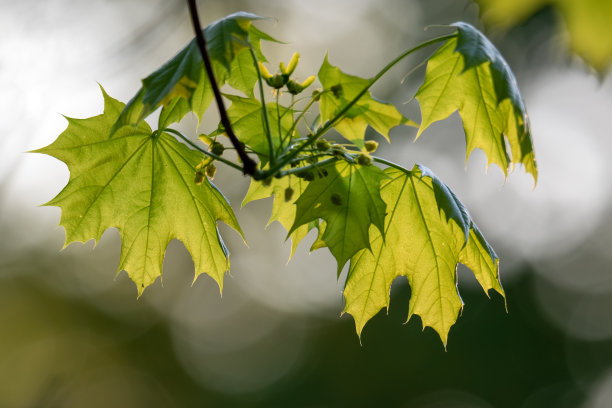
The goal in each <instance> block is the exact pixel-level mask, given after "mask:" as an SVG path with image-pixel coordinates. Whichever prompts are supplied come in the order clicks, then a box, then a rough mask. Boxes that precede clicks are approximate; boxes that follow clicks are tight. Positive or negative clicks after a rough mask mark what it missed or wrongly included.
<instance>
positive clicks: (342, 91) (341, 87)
mask: <svg viewBox="0 0 612 408" xmlns="http://www.w3.org/2000/svg"><path fill="white" fill-rule="evenodd" d="M318 76H319V81H321V85H323V89H324V92H322V93H321V99H320V110H321V120H322V121H327V120H330V119H333V118H334V117H335V116H336V114H337V113H339V112H340V111H341V110H342V109H343V108H344V107H346V105H348V103H349V102H350V101H351V100H352V99H353V98H355V97H356V96H357V95H358V94H359V93H360V92H361V91H362V90H363V89H364V88H366V87H367V86H368V85H369V84H370V80H369V79H364V78H359V77H357V76H353V75H348V74H345V73H344V72H342V71H341V70H340V68H338V67H335V66H333V65H331V64H330V63H329V61H328V60H327V56H325V60H324V61H323V64H322V65H321V68H320V69H319V73H318ZM368 125H370V126H371V127H372V128H373V129H374V130H376V131H377V132H378V133H380V134H381V135H383V136H384V137H385V138H386V139H387V141H388V140H389V131H390V130H391V128H393V127H395V126H399V125H411V126H417V125H416V124H415V123H414V122H413V121H411V120H409V119H406V118H405V117H404V116H403V115H402V114H401V113H399V111H398V110H397V108H396V107H395V106H393V105H392V104H390V103H384V102H380V101H378V100H376V99H374V98H373V97H372V96H371V95H370V93H369V92H368V93H366V94H365V95H363V96H362V97H361V98H359V100H358V101H357V102H356V103H355V105H353V106H352V107H351V108H350V109H349V110H348V112H347V113H346V114H345V115H344V117H343V118H342V120H340V121H339V122H337V123H336V124H335V125H334V127H335V128H336V130H337V131H338V132H340V134H341V135H342V136H344V137H345V138H347V139H348V140H350V141H351V142H353V143H355V145H357V146H358V147H359V148H361V149H363V147H364V146H363V144H364V140H363V138H364V136H365V131H366V128H367V126H368Z"/></svg>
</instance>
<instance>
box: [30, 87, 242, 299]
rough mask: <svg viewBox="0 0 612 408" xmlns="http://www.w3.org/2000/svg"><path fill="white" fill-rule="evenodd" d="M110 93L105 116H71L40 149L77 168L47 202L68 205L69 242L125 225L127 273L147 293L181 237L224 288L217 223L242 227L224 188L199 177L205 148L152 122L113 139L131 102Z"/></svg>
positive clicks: (64, 219) (64, 218) (223, 252)
mask: <svg viewBox="0 0 612 408" xmlns="http://www.w3.org/2000/svg"><path fill="white" fill-rule="evenodd" d="M103 93H104V114H102V115H99V116H95V117H92V118H88V119H72V118H69V119H68V128H67V129H66V130H65V131H64V132H63V133H62V134H61V135H60V136H59V137H58V138H57V140H56V141H55V142H53V143H52V144H51V145H49V146H47V147H45V148H42V149H40V150H37V152H39V153H45V154H48V155H51V156H53V157H56V158H57V159H59V160H62V161H63V162H65V163H66V165H67V166H68V169H69V170H70V180H69V181H68V184H67V185H66V187H64V189H63V190H62V191H61V192H60V193H59V194H58V195H57V196H56V197H55V198H54V199H52V200H51V201H49V202H48V203H47V204H46V205H51V206H57V207H60V208H61V210H62V215H61V221H60V225H62V226H63V227H64V228H65V229H66V245H67V244H68V243H70V242H75V241H80V242H85V241H88V240H90V239H94V240H99V239H100V237H101V236H102V233H103V232H104V231H105V230H106V229H107V228H112V227H114V228H117V229H118V230H119V233H120V234H121V259H120V263H119V271H121V270H125V271H126V272H127V273H128V275H129V276H130V278H131V279H132V280H133V281H134V282H135V283H136V285H137V287H138V292H139V294H141V293H142V291H143V290H144V289H145V288H146V287H147V286H148V285H150V284H152V283H153V282H154V281H155V279H157V277H159V276H161V273H162V262H163V258H164V252H165V250H166V247H167V245H168V243H169V242H170V241H171V240H172V239H174V238H176V239H179V240H180V241H182V242H183V244H184V245H185V247H186V248H187V250H188V251H189V252H190V253H191V256H192V258H193V262H194V265H195V271H196V277H197V276H198V275H199V274H201V273H203V272H206V273H207V274H209V275H210V276H211V277H213V278H214V279H215V280H216V281H217V283H218V284H219V287H220V288H222V287H223V275H224V274H225V272H226V271H228V270H229V257H228V252H227V249H226V248H225V245H224V244H223V241H222V239H221V236H220V235H219V231H218V230H217V226H216V223H217V221H219V220H220V221H223V222H225V223H226V224H228V225H230V226H231V227H232V228H234V229H235V230H236V231H238V232H240V233H241V234H242V231H241V230H240V227H239V225H238V222H237V221H236V218H235V216H234V214H233V212H232V208H231V207H230V204H229V203H228V202H227V200H226V199H225V197H224V196H223V195H222V194H221V192H220V191H219V190H217V188H216V187H215V186H214V185H213V184H211V183H210V182H209V181H208V179H207V178H204V180H203V181H202V183H201V184H200V185H196V183H195V182H194V175H195V167H196V166H197V165H198V163H200V161H201V160H202V156H201V154H200V153H198V152H196V151H193V150H189V149H188V148H187V147H186V146H185V145H183V144H181V143H179V142H178V141H177V140H176V139H175V138H174V137H172V136H170V135H168V134H166V133H160V132H151V129H150V128H149V126H148V125H147V124H146V123H145V122H141V124H140V125H139V126H138V127H137V128H124V129H123V130H119V131H118V132H117V133H116V134H115V136H114V137H113V138H112V139H109V137H108V136H109V134H110V130H111V127H112V125H113V123H115V121H116V120H117V118H118V117H119V113H120V112H121V110H122V109H123V107H124V104H122V103H121V102H119V101H117V100H115V99H113V98H111V97H109V96H108V95H107V94H106V93H105V92H104V91H103Z"/></svg>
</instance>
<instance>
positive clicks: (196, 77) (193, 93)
mask: <svg viewBox="0 0 612 408" xmlns="http://www.w3.org/2000/svg"><path fill="white" fill-rule="evenodd" d="M260 19H262V17H260V16H257V15H255V14H251V13H245V12H238V13H234V14H231V15H229V16H227V17H224V18H222V19H221V20H218V21H216V22H214V23H212V24H211V25H209V26H208V27H206V28H204V29H203V30H202V32H203V33H204V38H206V42H207V49H208V52H209V54H210V58H211V63H212V66H213V71H214V74H215V79H216V80H217V83H218V84H221V85H222V84H224V83H225V82H226V81H227V82H228V83H229V84H230V85H231V86H232V87H234V88H236V89H238V90H239V91H242V92H244V93H245V94H247V95H249V96H252V95H253V87H254V85H255V82H257V72H256V69H255V65H254V62H253V60H252V57H251V53H250V51H249V48H250V49H252V50H253V51H254V53H255V55H256V56H257V58H258V59H260V60H263V61H265V57H264V56H263V54H262V53H261V44H260V41H261V40H262V39H263V40H267V41H276V40H275V39H274V38H272V37H270V36H269V35H268V34H266V33H264V32H262V31H260V30H258V29H257V28H255V27H254V26H253V25H252V21H254V20H260ZM176 99H183V100H185V101H186V102H187V104H184V103H180V102H177V104H179V105H178V106H177V105H174V106H173V107H172V109H173V110H174V113H173V114H172V115H169V114H166V115H165V116H166V119H165V120H164V121H163V122H162V121H161V120H160V128H163V127H166V126H168V125H169V124H170V123H173V122H176V121H179V120H180V119H182V118H183V116H185V115H186V114H187V113H188V112H189V111H190V110H192V111H193V112H194V113H195V114H196V116H197V117H198V120H199V119H200V118H201V117H202V115H203V114H204V112H205V111H206V109H207V108H208V106H209V105H210V103H211V102H212V100H213V93H212V87H211V85H210V81H209V79H208V76H207V75H206V72H205V71H204V68H203V65H202V57H201V55H200V50H199V48H198V45H197V43H196V40H195V38H194V39H193V40H191V42H189V44H187V46H186V47H185V48H183V49H182V50H181V51H180V52H179V53H178V54H177V55H176V56H175V57H173V58H172V59H170V60H169V61H168V62H166V63H165V64H164V65H162V66H161V67H160V68H158V69H157V70H156V71H155V72H153V73H152V74H150V75H149V76H147V77H146V78H145V79H143V80H142V87H141V88H140V90H139V91H138V92H137V93H136V95H135V96H134V97H133V98H132V99H131V100H130V101H129V102H128V104H127V106H126V107H125V109H124V110H123V111H122V112H121V115H120V116H119V117H118V119H117V122H116V123H115V124H114V126H113V132H115V131H116V130H117V129H119V128H121V127H122V126H125V125H132V126H133V125H135V124H138V123H139V122H140V121H142V120H143V119H144V118H146V117H147V116H148V115H149V114H151V113H152V112H153V111H154V110H155V109H157V108H158V107H159V106H164V107H167V106H168V105H169V104H171V103H172V102H173V101H175V100H176ZM161 125H163V126H161Z"/></svg>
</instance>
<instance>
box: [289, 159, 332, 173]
mask: <svg viewBox="0 0 612 408" xmlns="http://www.w3.org/2000/svg"><path fill="white" fill-rule="evenodd" d="M335 161H338V158H336V157H330V158H329V159H325V160H322V161H320V162H316V163H313V164H309V165H308V166H304V167H296V168H294V169H289V170H284V171H280V172H279V173H278V174H279V175H280V176H281V177H282V176H287V175H289V174H295V173H300V172H302V171H308V170H313V169H316V168H318V167H323V166H327V165H328V164H330V163H333V162H335Z"/></svg>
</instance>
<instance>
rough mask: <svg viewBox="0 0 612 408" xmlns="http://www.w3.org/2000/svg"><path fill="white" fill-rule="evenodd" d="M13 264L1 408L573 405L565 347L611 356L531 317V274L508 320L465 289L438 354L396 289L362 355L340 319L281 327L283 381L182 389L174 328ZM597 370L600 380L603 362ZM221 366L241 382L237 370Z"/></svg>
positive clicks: (577, 393) (2, 300) (514, 297)
mask: <svg viewBox="0 0 612 408" xmlns="http://www.w3.org/2000/svg"><path fill="white" fill-rule="evenodd" d="M13 266H14V267H17V268H35V269H36V271H35V272H34V273H32V274H30V275H29V276H28V275H26V274H23V275H22V276H20V277H17V278H12V279H10V280H7V279H2V282H1V283H2V284H1V285H0V311H2V312H1V313H0V325H2V327H3V334H2V337H1V338H0V347H1V349H2V358H1V360H0V406H7V407H8V406H10V407H13V406H15V407H16V406H36V407H40V406H47V407H56V406H57V407H59V406H61V407H67V408H69V407H83V406H87V407H108V406H113V405H114V406H130V407H145V406H146V407H200V406H207V407H210V406H287V405H290V406H406V407H448V406H453V407H512V408H515V407H525V408H527V407H534V408H535V407H547V406H554V407H574V406H577V405H578V404H579V403H580V402H582V401H583V400H584V398H585V393H584V390H583V389H581V386H580V384H579V383H578V382H577V381H576V379H575V378H573V377H572V374H571V373H570V370H569V369H568V366H567V364H566V353H567V349H568V348H571V349H572V350H573V351H572V352H573V353H574V354H577V355H581V354H582V355H584V356H585V357H588V354H589V353H591V352H593V351H595V350H598V349H597V347H599V349H601V347H602V345H605V346H606V347H608V348H609V345H610V342H598V343H596V342H593V343H587V342H583V343H580V342H576V341H573V340H571V339H569V338H566V337H564V335H563V334H562V333H561V332H559V331H557V330H555V329H554V328H552V327H551V326H550V325H549V324H548V323H547V321H546V320H545V319H544V318H543V317H542V316H541V315H540V314H539V313H538V312H537V310H538V307H537V304H536V303H535V298H534V291H533V290H532V287H533V284H532V283H533V282H532V279H531V278H529V270H528V268H527V269H524V270H523V272H525V273H524V274H523V275H522V276H523V278H521V279H518V280H515V281H514V282H513V283H512V284H511V285H509V286H507V287H506V292H507V293H508V308H509V313H508V314H506V313H505V312H504V311H503V308H502V307H491V303H492V302H493V303H498V304H501V303H503V299H502V298H501V296H499V295H495V296H493V299H492V300H488V299H487V298H486V297H485V296H483V295H482V291H481V290H480V289H478V288H476V287H475V286H472V285H467V287H465V288H461V290H462V293H463V294H464V298H465V300H466V302H467V303H468V304H469V307H467V308H466V309H465V310H464V312H463V318H462V319H460V320H459V321H458V323H457V325H456V326H455V327H454V328H453V330H452V331H453V341H452V342H451V343H450V344H449V345H448V351H444V349H443V347H442V346H441V345H440V343H439V341H438V340H437V339H436V337H437V335H436V333H435V332H434V331H433V330H430V329H427V330H425V332H424V333H420V331H419V330H418V328H419V327H420V322H418V321H414V320H413V321H411V322H410V323H408V324H407V326H408V327H406V326H401V324H399V323H403V322H404V320H405V318H406V316H405V310H406V309H407V306H408V305H407V304H398V303H401V302H404V303H407V302H406V299H408V298H409V296H407V295H408V294H409V293H407V292H408V291H409V290H410V289H409V287H408V285H405V284H400V285H396V286H394V288H393V291H394V296H392V303H394V304H393V305H392V307H391V309H390V310H391V312H390V314H389V316H384V313H379V315H378V316H376V317H375V318H374V319H373V320H372V322H371V325H372V326H375V327H373V328H372V330H370V331H368V332H366V333H365V334H364V336H363V338H362V341H363V346H360V344H359V342H358V341H357V339H356V338H355V336H354V335H352V331H353V327H352V326H353V323H352V321H351V320H350V319H348V318H343V319H340V320H321V319H319V318H315V317H312V316H306V315H294V316H290V321H291V322H290V324H285V325H284V327H282V328H281V330H280V331H279V332H278V333H277V334H276V335H278V336H281V337H282V336H287V333H289V332H292V331H296V330H303V332H304V339H303V342H302V346H301V351H300V353H299V357H298V358H297V360H296V361H295V362H294V363H293V364H292V366H291V367H290V368H289V369H288V371H287V372H285V373H284V375H283V376H282V377H280V378H279V379H278V380H277V381H275V382H272V383H271V384H269V385H268V386H266V387H259V388H256V389H253V390H250V391H248V392H237V393H231V392H220V391H218V390H215V389H212V388H210V387H208V386H207V384H206V382H205V381H202V378H200V379H198V378H192V376H191V375H190V374H189V372H188V370H186V369H185V365H184V364H181V362H180V361H179V360H177V357H176V349H175V347H176V344H175V345H174V346H173V341H172V338H173V335H172V323H171V322H170V321H168V320H167V319H165V318H163V316H162V315H161V314H160V313H159V312H157V311H156V310H155V309H154V308H152V307H150V306H147V304H143V303H142V302H134V301H131V300H128V298H129V297H130V296H129V294H128V293H127V292H126V293H125V294H126V295H128V296H126V297H123V296H122V295H120V294H118V293H117V292H121V290H122V289H121V288H120V287H121V286H122V285H119V286H118V287H115V288H113V289H111V292H115V294H114V296H115V299H116V300H117V301H120V308H121V309H122V312H123V315H122V316H121V317H120V318H119V317H117V316H113V314H112V313H110V314H109V313H104V312H103V311H101V310H100V309H98V308H96V307H95V306H94V305H95V303H96V302H97V301H100V300H102V299H100V298H101V297H106V299H103V300H102V301H103V302H108V301H109V299H108V296H109V293H104V294H99V295H96V296H92V297H87V298H85V297H83V298H78V297H72V296H60V295H59V294H58V293H57V289H56V288H54V287H53V286H51V285H49V283H48V282H47V281H46V280H45V279H43V278H42V275H49V274H54V273H58V272H57V271H53V270H50V269H49V268H47V267H44V266H41V265H38V266H37V265H32V263H31V262H29V261H24V262H21V263H19V264H15V265H13ZM463 272H467V271H463V270H462V271H460V273H463ZM466 275H467V273H466ZM46 282H47V283H46ZM209 283H211V286H212V282H209ZM472 283H473V282H472ZM145 297H146V295H145ZM250 307H251V308H257V309H265V307H264V306H262V305H261V304H251V306H250ZM398 311H401V312H398ZM267 313H272V314H273V313H274V311H272V310H269V309H268V310H267ZM268 318H269V317H268ZM232 324H234V323H233V322H232V320H228V321H227V324H226V325H225V326H224V327H222V329H221V330H223V331H228V330H232V328H231V327H230V326H231V325H232ZM239 333H240V330H238V332H236V334H237V335H240V334H239ZM211 335H212V333H209V334H207V335H206V336H205V337H204V339H205V338H206V337H210V336H211ZM204 341H205V340H204ZM259 341H260V342H267V341H269V339H268V338H267V337H263V338H261V339H260V340H259ZM246 351H247V352H246V353H244V354H243V358H244V359H245V360H249V359H251V360H258V359H259V361H263V362H264V363H263V364H266V363H265V362H266V361H268V362H269V363H270V364H274V363H273V361H274V358H275V357H274V354H275V350H269V351H268V353H267V354H264V355H263V356H258V355H257V352H256V351H253V350H252V349H251V350H248V349H247V350H246ZM599 358H600V361H599V364H600V366H601V367H600V369H603V368H604V367H605V365H604V364H602V363H603V362H604V361H607V362H608V363H609V362H610V361H611V359H612V355H610V353H607V354H605V353H599ZM227 364H229V365H230V366H232V365H234V367H235V371H234V372H233V373H232V375H233V376H235V377H236V378H239V377H240V375H241V372H240V370H241V368H240V367H241V366H240V365H237V366H236V365H235V363H233V362H232V361H231V360H229V361H227ZM591 374H592V373H591ZM227 388H228V389H231V384H227Z"/></svg>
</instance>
